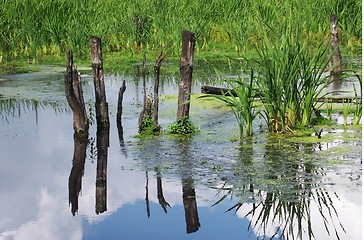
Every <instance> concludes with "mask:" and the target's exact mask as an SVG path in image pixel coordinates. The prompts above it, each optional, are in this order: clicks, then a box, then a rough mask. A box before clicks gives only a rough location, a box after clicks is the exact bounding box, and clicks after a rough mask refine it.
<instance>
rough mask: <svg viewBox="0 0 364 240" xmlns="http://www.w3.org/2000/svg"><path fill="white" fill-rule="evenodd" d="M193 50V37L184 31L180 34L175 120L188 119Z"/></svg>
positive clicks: (192, 34) (190, 33)
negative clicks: (178, 79) (180, 50)
mask: <svg viewBox="0 0 364 240" xmlns="http://www.w3.org/2000/svg"><path fill="white" fill-rule="evenodd" d="M194 50H195V35H194V33H192V32H190V31H187V30H184V31H183V32H182V54H181V61H180V84H179V92H178V109H177V120H178V119H180V118H183V117H189V112H190V99H191V98H190V94H191V85H192V71H193V55H194Z"/></svg>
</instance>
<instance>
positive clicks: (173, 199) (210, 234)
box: [0, 76, 362, 240]
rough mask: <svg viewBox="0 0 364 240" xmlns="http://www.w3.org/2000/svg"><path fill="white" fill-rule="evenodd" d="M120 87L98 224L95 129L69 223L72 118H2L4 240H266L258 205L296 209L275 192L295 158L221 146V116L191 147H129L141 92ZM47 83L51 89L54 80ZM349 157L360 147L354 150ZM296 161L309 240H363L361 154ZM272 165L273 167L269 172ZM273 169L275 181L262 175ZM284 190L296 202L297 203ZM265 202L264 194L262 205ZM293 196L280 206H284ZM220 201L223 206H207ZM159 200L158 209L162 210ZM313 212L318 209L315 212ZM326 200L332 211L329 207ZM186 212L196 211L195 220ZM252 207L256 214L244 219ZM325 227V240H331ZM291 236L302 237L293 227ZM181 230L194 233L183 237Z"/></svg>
mask: <svg viewBox="0 0 364 240" xmlns="http://www.w3.org/2000/svg"><path fill="white" fill-rule="evenodd" d="M60 79H61V80H62V77H61V76H56V77H53V81H59V80H60ZM86 79H88V80H86V82H85V87H84V90H85V94H86V96H85V100H86V101H88V100H87V99H89V100H90V99H92V84H91V81H89V79H90V78H89V77H88V78H87V76H86ZM106 80H107V82H106V83H107V86H106V87H107V97H108V102H109V104H110V105H111V107H110V109H115V110H116V107H115V104H114V103H116V98H117V91H118V87H119V86H120V84H121V81H122V80H123V79H122V78H121V77H120V78H118V77H115V76H114V77H107V79H106ZM126 80H127V91H126V95H125V97H124V99H125V102H124V109H125V110H124V111H125V113H124V117H123V126H124V142H123V143H122V144H123V146H120V142H119V136H118V132H117V128H116V126H115V124H114V120H112V119H114V118H115V110H111V111H112V112H111V116H110V119H111V124H112V125H111V128H110V135H109V143H110V146H109V148H108V151H107V185H106V189H105V190H106V194H107V195H106V196H107V200H106V208H107V210H106V211H105V212H102V213H100V214H96V209H95V208H96V199H95V198H96V196H95V195H96V176H97V167H96V166H97V162H98V159H97V154H96V153H95V151H94V150H95V149H96V145H97V136H96V129H95V127H94V126H93V127H92V128H91V131H90V137H91V138H92V139H90V143H89V144H88V145H87V149H86V153H87V156H86V158H85V163H84V169H83V170H84V173H83V174H82V173H81V175H79V176H81V178H80V180H81V181H82V182H81V183H80V186H81V189H80V194H79V197H78V198H77V200H78V211H75V216H74V217H73V216H72V210H71V209H72V206H71V205H72V204H69V197H70V195H69V193H70V192H69V185H68V184H69V177H70V173H71V169H72V158H73V156H74V150H75V147H76V144H75V143H74V139H73V132H72V114H71V113H69V112H68V111H55V110H54V108H53V107H51V106H44V107H39V108H37V111H35V110H34V108H33V109H32V108H26V107H25V108H22V109H23V110H21V111H20V114H21V116H20V117H19V116H16V117H11V116H7V118H2V119H0V129H1V135H0V161H1V163H2V164H1V167H0V173H1V174H0V203H1V205H2V206H3V210H2V214H1V217H0V239H30V238H31V239H120V238H123V239H156V238H158V239H223V238H224V239H256V238H257V237H258V236H259V237H261V238H264V235H266V236H267V239H269V238H270V237H271V236H272V235H273V234H274V233H275V231H276V230H277V226H278V225H279V220H278V219H275V220H274V221H273V220H272V218H273V217H274V212H275V213H277V211H273V212H272V213H270V214H269V215H268V216H267V218H268V219H269V220H267V223H268V224H267V226H266V228H265V229H263V227H262V226H261V225H260V224H257V225H254V224H255V221H256V220H257V219H258V223H262V222H264V221H262V220H261V219H260V218H259V214H258V213H259V212H260V208H261V207H262V206H263V205H259V203H262V202H263V203H264V201H267V199H268V196H270V197H272V198H273V200H274V201H271V202H270V203H269V204H267V205H265V207H266V206H268V205H272V206H274V209H278V210H279V209H280V208H277V204H278V205H279V204H283V206H292V205H284V204H286V202H284V201H282V200H280V198H283V197H284V192H283V191H282V189H287V187H289V184H287V183H284V184H283V186H280V185H279V184H278V185H277V182H278V183H279V181H277V177H281V178H284V176H283V174H284V173H287V172H289V170H287V168H288V167H294V166H296V165H295V164H289V163H287V161H289V156H290V155H292V154H291V153H287V154H283V155H281V156H280V158H279V159H275V158H273V157H271V158H269V157H266V156H265V155H266V154H267V151H268V150H267V149H268V148H266V144H267V143H266V141H267V140H266V139H265V138H262V139H260V138H258V139H256V140H255V143H254V144H253V145H252V146H253V147H252V148H249V147H246V148H244V147H243V148H241V147H239V146H238V143H236V142H231V141H229V134H221V132H224V133H229V132H233V131H236V128H235V127H236V126H235V125H234V120H233V118H232V116H228V117H229V118H228V119H226V116H225V115H223V116H219V115H218V114H217V116H216V117H215V118H214V119H209V120H208V119H206V118H203V117H196V119H197V121H199V123H200V125H201V130H202V133H201V134H199V135H197V136H195V137H193V138H191V139H190V140H189V144H188V145H183V144H181V143H180V141H179V140H178V139H176V138H161V139H155V140H152V141H150V140H139V139H135V138H133V137H132V136H133V135H135V134H136V133H137V124H136V117H137V115H138V112H139V110H140V109H139V108H138V106H137V104H138V103H140V101H141V96H142V94H141V91H140V90H137V89H138V88H140V87H141V86H140V85H139V86H137V87H135V82H134V80H133V79H130V78H126ZM48 81H50V82H51V83H52V80H48ZM1 87H2V86H1V85H0V88H1ZM165 87H166V90H165V91H166V92H172V93H173V92H174V91H175V89H174V87H168V85H166V86H165ZM53 90H54V91H55V93H54V94H53V97H54V99H55V100H56V102H58V103H60V104H61V106H62V104H64V103H66V100H65V98H64V99H63V100H62V98H63V96H64V95H63V93H62V92H60V91H59V90H58V87H57V89H53ZM45 91H49V89H46V90H45ZM137 92H139V93H140V96H139V95H138V94H136V93H137ZM161 92H162V94H163V91H161ZM162 104H164V105H165V108H162V109H165V111H166V112H168V111H171V109H174V105H173V104H171V103H167V102H164V103H163V102H162ZM172 105H173V106H172ZM63 106H66V105H63ZM60 108H61V109H62V107H60ZM66 108H67V107H66ZM16 113H19V112H16ZM161 116H162V117H161V119H160V122H161V123H162V124H163V127H164V128H166V126H167V125H168V124H169V123H170V122H172V121H173V119H171V117H170V116H173V117H174V114H169V115H168V113H166V114H164V115H163V113H162V114H161ZM173 117H172V118H173ZM231 119H232V120H231ZM206 121H211V122H206ZM226 123H228V124H226ZM227 125H228V126H227ZM357 144H358V143H357ZM291 147H292V146H291ZM347 147H348V148H350V147H353V148H354V147H355V146H350V145H348V146H347ZM356 147H361V146H360V143H359V145H358V146H356ZM181 149H182V150H181ZM274 149H275V148H273V150H272V151H274ZM282 149H285V148H282ZM287 149H291V148H287ZM249 151H251V154H249ZM297 154H302V162H301V163H300V164H298V165H297V166H296V168H294V169H292V170H294V171H297V176H298V177H297V178H296V177H294V178H292V179H294V180H295V181H296V180H297V179H299V180H297V181H298V182H292V185H294V186H293V188H292V189H294V187H297V186H296V184H297V183H300V184H301V185H300V186H301V187H302V189H303V190H304V191H303V193H304V194H307V189H306V188H305V187H307V186H308V187H309V188H312V192H314V193H316V195H310V199H311V200H312V201H311V202H309V201H308V200H302V199H305V198H304V197H297V196H296V197H297V202H300V201H301V203H307V204H308V205H309V207H308V208H306V210H307V211H308V212H309V217H310V221H312V223H311V225H312V227H313V229H312V231H313V234H314V235H315V237H316V239H336V236H335V229H336V230H337V233H338V235H339V236H340V237H341V239H354V240H355V239H361V234H362V230H361V225H362V218H361V214H360V213H361V211H362V203H361V170H360V169H358V168H361V167H360V163H359V160H358V159H360V158H361V152H359V153H355V152H354V153H353V156H347V158H345V157H344V164H343V163H339V162H334V163H331V165H330V166H329V167H327V166H326V165H325V164H326V162H321V161H322V157H320V154H321V155H323V154H322V153H320V152H318V153H317V154H312V153H311V154H310V152H309V151H308V153H307V154H304V153H302V152H301V151H300V150H297ZM248 156H251V157H250V158H251V159H249V157H248ZM307 156H311V157H312V158H314V156H318V157H317V160H315V161H316V162H315V161H312V162H309V164H312V168H311V169H312V171H313V173H308V172H304V171H305V169H307V168H308V167H307V161H306V162H305V157H307ZM275 161H276V163H274V162H275ZM249 162H250V164H249ZM277 162H279V163H280V166H277V168H276V169H275V168H274V166H275V164H277ZM355 168H356V169H355ZM271 169H273V170H275V171H274V172H270V170H271ZM302 171H303V172H302ZM295 174H296V173H295ZM358 178H359V179H358ZM287 179H290V178H286V180H287ZM300 179H304V180H310V181H309V182H305V181H301V180H300ZM268 180H271V181H268ZM305 184H306V186H303V185H305ZM222 186H224V189H221V187H222ZM274 188H276V189H274ZM272 189H274V190H272ZM292 189H291V191H293V193H292V194H293V195H295V193H297V192H294V190H292ZM302 189H301V190H302ZM147 190H148V191H147ZM76 192H77V191H76ZM269 192H272V193H271V194H270V195H269ZM308 192H311V190H309V191H308ZM184 193H185V197H183V194H184ZM301 193H302V192H301ZM161 194H162V195H163V198H161ZM193 194H195V199H194V196H193ZM292 194H291V195H289V194H288V195H289V196H290V197H292ZM252 195H253V196H254V198H255V200H254V199H253V198H252ZM286 195H287V194H286ZM224 196H226V198H225V199H224V200H223V201H221V202H220V203H219V204H217V205H215V206H213V207H211V206H212V205H213V204H214V203H216V202H218V201H219V200H220V199H221V198H223V197H224ZM327 196H329V198H327ZM146 198H147V200H148V201H146ZM299 199H300V200H299ZM161 200H162V201H161ZM163 200H164V206H166V208H165V210H164V209H163V207H162V206H161V204H160V203H161V202H162V203H163ZM314 200H316V201H314ZM186 201H190V202H189V203H188V202H187V203H186ZM254 201H255V205H253V202H254ZM291 201H292V199H291ZM319 201H322V202H321V207H322V209H323V211H322V212H320V211H319V209H320V205H319V204H320V202H319ZM324 201H329V202H330V201H332V204H331V203H328V204H327V203H324ZM288 202H289V201H288ZM147 203H149V205H147ZM166 203H168V205H170V207H168V205H166ZM240 203H245V204H242V205H239V204H240ZM248 203H249V204H248ZM194 204H196V205H197V209H193V206H194ZM162 205H163V204H162ZM234 205H236V206H240V207H239V208H238V210H237V211H236V212H235V209H232V211H229V212H225V211H227V210H228V209H229V208H231V207H233V206H234ZM186 206H187V207H188V209H189V210H190V211H191V212H190V213H189V217H188V218H189V219H191V215H192V218H193V217H194V220H195V221H197V223H196V222H195V223H191V222H189V223H187V222H186V215H185V214H186V212H187V210H186V209H185V207H186ZM254 206H255V207H256V208H255V209H256V212H255V214H251V212H250V211H251V210H252V209H254ZM326 206H328V207H326ZM296 207H297V205H296ZM148 209H149V213H148ZM266 209H267V208H266ZM301 209H302V208H301ZM299 210H300V209H299ZM335 211H336V212H337V215H336V213H335ZM287 212H289V211H287ZM249 213H250V214H249ZM196 214H197V216H196ZM322 214H323V215H322ZM148 215H149V217H148ZM193 215H195V216H193ZM246 215H248V216H247V217H245V216H246ZM284 215H285V214H281V215H279V214H278V216H284ZM286 216H287V214H286ZM323 216H324V217H325V218H326V220H327V225H328V229H329V230H330V236H327V232H326V230H325V225H324V220H323ZM353 216H354V217H355V221H353ZM196 217H197V218H196ZM252 219H253V221H252V224H253V225H251V226H250V228H249V227H248V226H249V223H250V220H252ZM305 221H307V219H305ZM272 222H274V223H272ZM283 222H284V221H283ZM340 223H341V224H342V226H343V228H344V229H345V231H346V233H345V232H344V231H343V230H342V227H341V226H340ZM191 224H192V226H191ZM198 225H200V226H198ZM306 225H307V223H304V224H302V226H303V228H304V229H303V230H304V231H306V232H305V233H303V239H307V238H308V237H307V236H308V235H309V234H308V233H307V228H305V226H306ZM293 228H294V229H295V230H297V229H298V228H299V227H298V225H297V223H295V225H294V227H293ZM189 231H192V232H193V233H190V234H187V232H189ZM281 231H282V229H280V230H279V231H278V234H279V233H280V232H281ZM296 232H297V231H296ZM277 239H278V238H277Z"/></svg>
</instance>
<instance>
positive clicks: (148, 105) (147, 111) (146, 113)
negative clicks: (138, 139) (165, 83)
mask: <svg viewBox="0 0 364 240" xmlns="http://www.w3.org/2000/svg"><path fill="white" fill-rule="evenodd" d="M146 62H147V59H146V57H145V55H144V59H143V69H142V75H143V109H142V111H141V112H140V114H139V119H138V126H139V133H141V132H143V130H144V129H143V128H144V127H145V126H143V123H144V122H145V120H146V119H147V118H148V117H150V116H151V111H152V102H151V99H149V98H148V97H147V82H146V75H147V68H146Z"/></svg>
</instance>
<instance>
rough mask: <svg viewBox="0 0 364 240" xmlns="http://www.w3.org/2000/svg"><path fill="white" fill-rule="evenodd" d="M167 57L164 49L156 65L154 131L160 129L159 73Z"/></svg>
mask: <svg viewBox="0 0 364 240" xmlns="http://www.w3.org/2000/svg"><path fill="white" fill-rule="evenodd" d="M164 59H165V55H163V51H161V53H160V54H159V56H158V58H157V60H156V61H155V65H154V99H153V128H154V131H159V124H158V104H159V96H158V94H159V73H160V68H161V64H162V62H163V60H164Z"/></svg>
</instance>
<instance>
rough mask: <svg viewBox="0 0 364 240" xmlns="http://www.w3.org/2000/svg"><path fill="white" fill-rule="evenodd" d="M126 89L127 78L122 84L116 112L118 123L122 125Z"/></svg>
mask: <svg viewBox="0 0 364 240" xmlns="http://www.w3.org/2000/svg"><path fill="white" fill-rule="evenodd" d="M125 90H126V85H125V80H124V81H123V84H121V86H120V89H119V97H118V109H117V114H116V123H117V125H118V126H119V125H121V115H123V98H124V92H125Z"/></svg>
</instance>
